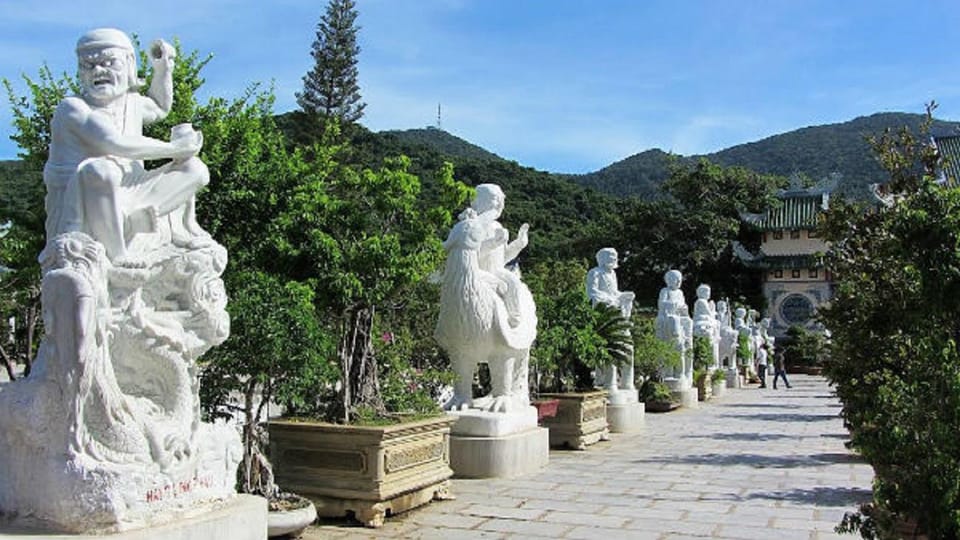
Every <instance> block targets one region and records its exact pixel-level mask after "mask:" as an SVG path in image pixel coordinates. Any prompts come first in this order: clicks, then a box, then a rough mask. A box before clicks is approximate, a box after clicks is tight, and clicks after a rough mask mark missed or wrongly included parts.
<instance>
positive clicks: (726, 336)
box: [717, 300, 740, 367]
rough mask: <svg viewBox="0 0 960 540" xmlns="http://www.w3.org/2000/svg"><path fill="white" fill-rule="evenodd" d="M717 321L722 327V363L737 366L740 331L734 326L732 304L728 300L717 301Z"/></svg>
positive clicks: (726, 365) (720, 327)
mask: <svg viewBox="0 0 960 540" xmlns="http://www.w3.org/2000/svg"><path fill="white" fill-rule="evenodd" d="M717 322H718V325H719V329H720V363H721V365H723V366H725V367H735V366H736V365H737V346H738V344H739V343H738V337H739V335H740V333H739V332H737V330H736V329H734V328H733V321H732V320H731V318H730V304H729V303H727V301H726V300H720V301H719V302H717Z"/></svg>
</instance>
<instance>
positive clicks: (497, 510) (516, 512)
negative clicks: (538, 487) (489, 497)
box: [463, 504, 547, 521]
mask: <svg viewBox="0 0 960 540" xmlns="http://www.w3.org/2000/svg"><path fill="white" fill-rule="evenodd" d="M463 513H464V514H466V515H468V516H480V517H488V518H498V519H522V520H530V521H533V520H536V519H539V518H540V517H542V516H543V515H544V514H546V513H547V512H546V510H542V509H539V508H504V507H501V506H485V505H482V504H475V505H473V506H469V507H467V509H466V510H464V511H463Z"/></svg>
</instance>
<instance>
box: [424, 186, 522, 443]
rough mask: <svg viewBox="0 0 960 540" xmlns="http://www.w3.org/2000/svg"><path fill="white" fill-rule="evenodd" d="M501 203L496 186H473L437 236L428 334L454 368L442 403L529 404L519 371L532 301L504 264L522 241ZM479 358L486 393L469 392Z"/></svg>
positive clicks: (512, 408)
mask: <svg viewBox="0 0 960 540" xmlns="http://www.w3.org/2000/svg"><path fill="white" fill-rule="evenodd" d="M503 208H504V195H503V191H502V190H501V189H500V187H499V186H497V185H495V184H481V185H479V186H477V188H476V197H475V199H474V201H473V203H472V205H471V207H470V208H468V209H467V210H465V211H464V212H463V213H462V214H461V215H460V221H459V222H458V223H457V224H456V225H454V227H453V229H452V230H451V231H450V234H449V236H448V237H447V240H446V241H445V242H444V249H445V250H446V251H447V262H446V267H445V269H444V273H443V283H442V286H441V292H440V316H439V318H438V320H437V327H436V330H435V332H434V336H435V337H436V339H437V342H438V343H439V344H440V346H441V347H442V348H443V349H444V350H445V351H447V354H449V355H450V360H451V362H452V363H453V368H454V371H455V372H456V375H457V381H456V383H455V384H454V394H453V397H452V399H451V400H450V401H449V402H448V403H447V404H446V406H445V408H446V409H448V410H468V409H472V408H476V409H482V410H486V411H491V412H517V411H523V410H524V409H527V408H531V407H530V396H529V390H528V384H529V383H528V381H527V376H528V370H529V356H530V346H531V344H532V343H533V340H534V338H535V337H536V335H537V314H536V306H535V304H534V302H533V296H532V295H531V294H530V290H529V289H528V288H527V286H526V285H525V284H524V283H523V282H522V281H521V280H520V276H519V275H518V274H517V273H516V272H514V271H511V270H508V269H507V268H506V266H505V264H506V263H507V262H508V261H510V260H512V259H514V258H516V256H517V255H518V254H519V253H520V251H521V250H522V249H523V248H524V247H526V245H527V241H528V239H527V230H528V226H527V225H526V224H524V225H523V226H521V227H520V231H519V233H518V235H517V238H516V239H515V240H514V241H512V242H509V241H508V240H509V234H508V232H507V230H506V229H505V228H504V227H503V226H502V225H501V224H500V222H498V221H497V220H498V219H499V217H500V214H501V213H502V212H503ZM481 363H486V364H488V366H489V368H490V379H491V381H490V382H491V394H490V395H489V396H485V397H484V398H478V399H473V397H472V386H473V376H474V372H475V370H476V369H477V366H478V365H479V364H481ZM534 425H535V421H534Z"/></svg>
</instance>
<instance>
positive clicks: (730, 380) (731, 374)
mask: <svg viewBox="0 0 960 540" xmlns="http://www.w3.org/2000/svg"><path fill="white" fill-rule="evenodd" d="M727 388H743V377H741V376H740V371H739V370H737V368H727Z"/></svg>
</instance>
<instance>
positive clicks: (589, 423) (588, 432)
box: [540, 390, 610, 450]
mask: <svg viewBox="0 0 960 540" xmlns="http://www.w3.org/2000/svg"><path fill="white" fill-rule="evenodd" d="M540 397H541V398H543V399H556V400H559V402H560V404H559V406H558V407H557V414H556V416H554V417H552V418H544V419H543V422H542V423H541V425H542V426H543V427H545V428H548V429H549V430H550V446H555V447H567V448H572V449H574V450H585V449H586V448H587V446H589V445H591V444H594V443H596V442H597V441H600V440H607V439H609V437H610V431H609V429H608V426H607V392H606V391H605V390H594V391H590V392H571V393H564V394H540Z"/></svg>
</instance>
